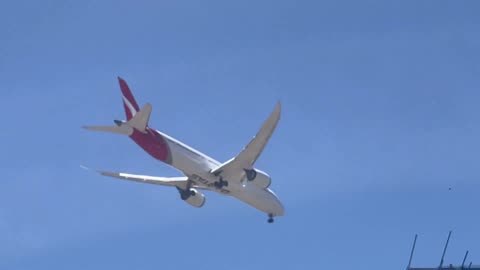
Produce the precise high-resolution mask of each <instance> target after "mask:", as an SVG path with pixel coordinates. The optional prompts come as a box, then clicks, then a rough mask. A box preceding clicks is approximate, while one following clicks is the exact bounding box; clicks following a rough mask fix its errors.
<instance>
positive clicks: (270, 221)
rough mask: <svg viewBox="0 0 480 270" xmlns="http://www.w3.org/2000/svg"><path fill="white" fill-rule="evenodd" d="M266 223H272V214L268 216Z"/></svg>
mask: <svg viewBox="0 0 480 270" xmlns="http://www.w3.org/2000/svg"><path fill="white" fill-rule="evenodd" d="M267 221H268V223H273V215H272V214H268V220H267Z"/></svg>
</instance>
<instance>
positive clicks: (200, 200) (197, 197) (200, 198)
mask: <svg viewBox="0 0 480 270" xmlns="http://www.w3.org/2000/svg"><path fill="white" fill-rule="evenodd" d="M178 191H179V192H180V197H181V198H182V200H184V201H186V202H187V203H188V204H190V205H191V206H195V207H199V208H200V207H202V206H203V205H204V204H205V195H203V193H201V192H199V191H198V190H196V189H194V188H190V189H189V190H182V189H178Z"/></svg>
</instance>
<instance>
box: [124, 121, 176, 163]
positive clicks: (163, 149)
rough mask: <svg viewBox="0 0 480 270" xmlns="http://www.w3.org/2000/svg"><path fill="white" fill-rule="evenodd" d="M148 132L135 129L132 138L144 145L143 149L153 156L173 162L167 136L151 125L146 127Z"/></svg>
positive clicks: (141, 145) (166, 161)
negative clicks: (164, 136)
mask: <svg viewBox="0 0 480 270" xmlns="http://www.w3.org/2000/svg"><path fill="white" fill-rule="evenodd" d="M146 132H147V133H142V132H140V131H138V130H136V129H134V130H133V134H132V135H130V138H132V140H133V141H134V142H135V143H137V144H138V145H139V146H140V147H142V148H143V150H145V152H147V153H148V154H150V155H151V156H152V157H154V158H156V159H158V160H160V161H163V162H165V163H167V164H171V163H172V155H171V152H170V148H169V146H168V144H167V141H166V140H165V138H163V137H162V136H161V135H160V134H158V132H156V131H155V130H153V129H151V128H149V127H147V128H146Z"/></svg>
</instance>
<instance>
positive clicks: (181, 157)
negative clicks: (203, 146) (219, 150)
mask: <svg viewBox="0 0 480 270" xmlns="http://www.w3.org/2000/svg"><path fill="white" fill-rule="evenodd" d="M168 145H169V148H170V151H171V155H172V163H171V165H172V166H173V167H175V168H177V169H178V170H180V171H182V172H183V173H185V174H186V175H193V174H196V175H201V176H206V175H208V174H209V172H210V170H211V169H212V167H213V166H215V165H214V164H212V163H211V162H210V161H209V160H208V159H206V158H205V157H203V156H201V155H199V154H197V153H194V152H192V151H190V150H189V149H186V148H185V147H183V146H181V145H178V144H176V143H173V142H171V141H168Z"/></svg>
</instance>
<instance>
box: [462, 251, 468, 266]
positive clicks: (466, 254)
mask: <svg viewBox="0 0 480 270" xmlns="http://www.w3.org/2000/svg"><path fill="white" fill-rule="evenodd" d="M467 256H468V250H467V253H465V257H463V262H462V270H463V269H465V268H464V266H465V261H466V260H467Z"/></svg>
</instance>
